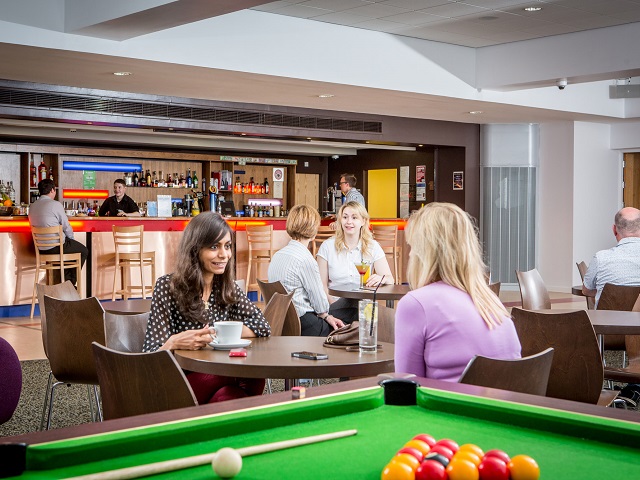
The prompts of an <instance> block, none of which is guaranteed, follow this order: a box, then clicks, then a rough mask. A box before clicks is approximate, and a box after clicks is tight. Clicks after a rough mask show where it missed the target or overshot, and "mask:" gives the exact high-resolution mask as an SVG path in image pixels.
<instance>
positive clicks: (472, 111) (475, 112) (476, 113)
mask: <svg viewBox="0 0 640 480" xmlns="http://www.w3.org/2000/svg"><path fill="white" fill-rule="evenodd" d="M469 113H470V114H471V115H481V114H483V113H484V112H483V111H482V110H471V111H470V112H469Z"/></svg>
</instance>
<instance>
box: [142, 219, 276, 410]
mask: <svg viewBox="0 0 640 480" xmlns="http://www.w3.org/2000/svg"><path fill="white" fill-rule="evenodd" d="M232 237H233V232H232V230H231V228H230V227H229V225H227V222H225V220H224V219H223V218H222V217H221V216H220V215H219V214H217V213H214V212H204V213H201V214H200V215H198V216H197V217H194V218H193V219H192V220H191V221H190V222H189V225H187V228H185V230H184V233H183V236H182V240H181V241H180V247H179V249H178V255H177V259H176V265H177V268H176V271H175V272H174V273H172V274H169V275H164V276H163V277H160V278H159V279H158V281H157V282H156V286H155V288H154V291H153V298H152V299H151V313H150V315H149V323H148V325H147V332H146V335H145V339H144V345H143V347H142V350H143V352H154V351H156V350H200V349H202V348H205V347H206V346H207V345H208V344H209V342H211V341H212V340H213V338H214V337H215V331H213V330H212V329H210V328H209V326H210V325H212V324H213V323H214V322H217V321H225V320H238V321H241V322H243V323H244V326H243V327H242V336H243V337H268V336H269V335H270V334H271V328H270V327H269V323H268V322H267V321H266V320H265V318H264V316H263V315H262V312H261V311H260V310H259V309H258V308H257V307H256V306H255V305H254V304H252V303H251V301H250V300H249V299H248V298H247V296H246V295H245V294H244V292H243V291H242V290H241V289H240V287H238V285H237V284H236V283H235V281H234V273H235V265H234V261H233V243H232ZM185 373H186V376H187V380H188V381H189V384H190V385H191V388H192V389H193V392H194V394H195V395H196V398H197V400H198V403H199V404H204V403H213V402H220V401H223V400H231V399H235V398H242V397H247V396H252V395H261V394H262V392H263V390H264V383H265V381H264V379H243V378H232V377H223V376H220V375H207V374H204V373H197V372H185Z"/></svg>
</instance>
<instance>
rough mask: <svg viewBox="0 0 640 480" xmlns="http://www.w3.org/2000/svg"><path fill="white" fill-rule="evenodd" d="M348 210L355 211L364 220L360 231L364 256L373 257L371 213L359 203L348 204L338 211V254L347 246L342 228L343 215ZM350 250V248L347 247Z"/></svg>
mask: <svg viewBox="0 0 640 480" xmlns="http://www.w3.org/2000/svg"><path fill="white" fill-rule="evenodd" d="M346 208H350V209H352V210H355V212H356V214H358V215H359V216H360V218H362V228H361V229H360V242H361V243H362V255H363V256H364V255H365V254H369V255H373V234H372V233H371V230H370V229H369V220H370V219H371V217H369V212H367V209H366V208H364V207H363V206H362V205H361V204H360V203H358V202H347V203H345V204H344V205H342V206H341V207H340V210H339V211H338V219H337V222H336V223H337V224H338V225H337V230H336V251H337V252H338V254H339V253H340V252H341V251H342V249H343V248H345V247H346V246H347V244H346V243H345V241H344V229H343V228H342V213H343V212H344V210H345V209H346ZM347 248H348V247H347Z"/></svg>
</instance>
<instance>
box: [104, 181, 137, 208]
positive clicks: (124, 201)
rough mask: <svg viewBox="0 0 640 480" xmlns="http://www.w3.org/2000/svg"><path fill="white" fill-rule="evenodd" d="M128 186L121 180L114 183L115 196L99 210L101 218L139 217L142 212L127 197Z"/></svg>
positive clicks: (106, 201) (107, 200) (108, 199)
mask: <svg viewBox="0 0 640 480" xmlns="http://www.w3.org/2000/svg"><path fill="white" fill-rule="evenodd" d="M126 191H127V184H126V183H125V182H124V180H122V179H121V178H118V179H117V180H116V181H115V182H113V193H114V194H115V195H113V196H112V197H109V198H107V199H106V200H105V201H104V202H103V203H102V206H101V207H100V210H98V216H100V217H139V216H140V210H139V209H138V205H136V202H134V201H133V199H132V198H131V197H130V196H129V195H127V194H126V193H125V192H126Z"/></svg>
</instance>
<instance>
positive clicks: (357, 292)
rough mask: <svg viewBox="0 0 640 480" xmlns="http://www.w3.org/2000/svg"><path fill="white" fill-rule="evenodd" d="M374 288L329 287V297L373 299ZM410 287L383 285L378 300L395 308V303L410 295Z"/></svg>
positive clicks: (378, 293) (377, 293) (379, 289)
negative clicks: (384, 301)
mask: <svg viewBox="0 0 640 480" xmlns="http://www.w3.org/2000/svg"><path fill="white" fill-rule="evenodd" d="M374 290H375V288H374V287H370V288H369V287H366V288H364V289H361V288H353V286H352V285H333V286H331V287H329V295H333V296H334V297H342V298H354V299H358V300H363V299H371V300H372V299H373V292H374ZM409 291H410V288H409V285H382V286H381V287H380V288H378V291H377V292H376V300H386V302H387V307H389V308H393V302H394V301H395V300H400V299H401V298H402V297H404V296H405V295H406V294H407V293H409Z"/></svg>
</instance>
